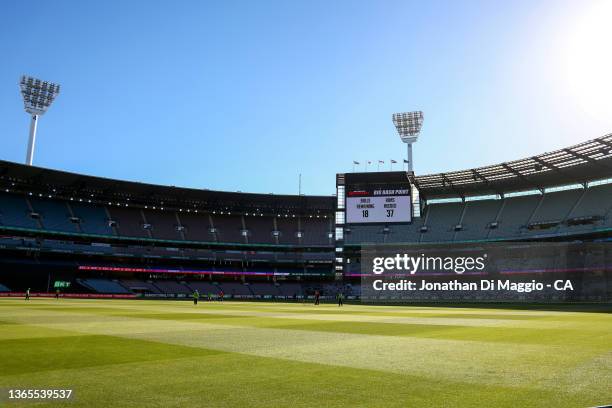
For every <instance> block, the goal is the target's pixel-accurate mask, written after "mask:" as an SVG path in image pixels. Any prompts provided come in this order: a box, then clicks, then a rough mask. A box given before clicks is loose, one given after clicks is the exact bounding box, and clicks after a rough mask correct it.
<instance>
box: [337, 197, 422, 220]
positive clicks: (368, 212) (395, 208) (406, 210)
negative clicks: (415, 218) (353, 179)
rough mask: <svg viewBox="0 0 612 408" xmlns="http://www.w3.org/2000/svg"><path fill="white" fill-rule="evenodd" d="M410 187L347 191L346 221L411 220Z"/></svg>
mask: <svg viewBox="0 0 612 408" xmlns="http://www.w3.org/2000/svg"><path fill="white" fill-rule="evenodd" d="M411 204H412V203H411V198H410V189H386V190H371V191H364V190H360V191H349V192H348V193H347V197H346V222H347V223H349V224H361V223H368V222H388V223H393V222H410V221H412V207H411Z"/></svg>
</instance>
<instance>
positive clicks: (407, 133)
mask: <svg viewBox="0 0 612 408" xmlns="http://www.w3.org/2000/svg"><path fill="white" fill-rule="evenodd" d="M392 119H393V124H394V125H395V128H396V129H397V133H399V136H400V138H401V139H402V142H404V143H414V142H416V141H417V139H418V137H419V133H421V126H422V125H423V112H421V111H416V112H404V113H394V114H393V117H392Z"/></svg>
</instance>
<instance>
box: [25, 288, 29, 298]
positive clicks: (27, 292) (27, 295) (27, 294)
mask: <svg viewBox="0 0 612 408" xmlns="http://www.w3.org/2000/svg"><path fill="white" fill-rule="evenodd" d="M25 300H30V288H28V289H27V290H26V296H25Z"/></svg>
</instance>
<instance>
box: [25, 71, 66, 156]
mask: <svg viewBox="0 0 612 408" xmlns="http://www.w3.org/2000/svg"><path fill="white" fill-rule="evenodd" d="M19 88H21V96H22V97H23V105H24V107H25V111H26V112H27V113H29V114H30V115H32V120H31V121H30V138H29V140H28V152H27V155H26V164H27V165H29V166H31V165H32V159H33V158H34V145H35V144H36V126H37V122H38V117H39V116H41V115H42V114H44V113H45V112H46V111H47V109H48V108H49V106H51V103H53V100H54V99H55V97H56V96H57V95H58V94H59V91H60V86H59V85H57V84H53V83H51V82H47V81H41V80H40V79H36V78H32V77H29V76H26V75H22V76H21V80H20V81H19Z"/></svg>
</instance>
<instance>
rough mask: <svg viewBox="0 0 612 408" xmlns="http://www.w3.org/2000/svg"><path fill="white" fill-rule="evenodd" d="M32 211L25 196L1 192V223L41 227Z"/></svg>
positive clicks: (23, 226) (34, 227)
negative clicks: (31, 215)
mask: <svg viewBox="0 0 612 408" xmlns="http://www.w3.org/2000/svg"><path fill="white" fill-rule="evenodd" d="M30 213H31V211H30V208H29V207H28V204H27V202H26V199H25V197H24V196H21V195H16V194H7V193H0V225H5V226H9V227H21V228H31V229H39V228H40V226H39V224H38V221H37V220H35V219H33V218H31V217H30Z"/></svg>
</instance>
